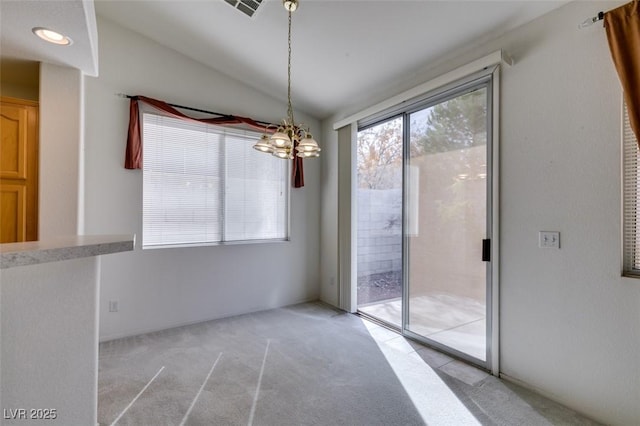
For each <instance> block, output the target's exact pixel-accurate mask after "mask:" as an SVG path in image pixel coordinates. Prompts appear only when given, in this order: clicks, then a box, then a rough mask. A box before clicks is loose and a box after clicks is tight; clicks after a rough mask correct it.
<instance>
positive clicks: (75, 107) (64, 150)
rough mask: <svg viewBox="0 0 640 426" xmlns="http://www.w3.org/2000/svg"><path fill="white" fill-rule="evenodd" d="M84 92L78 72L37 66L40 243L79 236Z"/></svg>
mask: <svg viewBox="0 0 640 426" xmlns="http://www.w3.org/2000/svg"><path fill="white" fill-rule="evenodd" d="M82 92H83V87H82V75H81V72H80V71H79V70H77V69H73V68H68V67H63V66H58V65H52V64H47V63H42V64H41V65H40V141H39V148H40V174H39V191H40V199H39V201H38V202H39V206H38V210H39V216H40V217H39V230H38V239H40V240H45V239H48V238H50V237H52V236H57V235H76V234H77V232H78V205H79V204H80V203H81V197H82V195H81V194H80V192H79V185H80V175H79V172H80V161H81V160H80V150H81V146H82V136H81V130H82V115H83V111H82Z"/></svg>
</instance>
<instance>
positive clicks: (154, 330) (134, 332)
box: [99, 298, 319, 343]
mask: <svg viewBox="0 0 640 426" xmlns="http://www.w3.org/2000/svg"><path fill="white" fill-rule="evenodd" d="M309 302H319V300H318V299H317V298H307V299H303V300H299V301H297V302H292V303H287V304H286V305H282V306H272V307H260V308H256V309H252V310H248V311H239V312H226V313H223V314H221V315H217V316H214V317H208V318H203V319H197V320H194V321H186V322H180V323H175V324H167V325H165V326H161V327H150V328H140V329H136V330H132V331H128V332H125V333H117V334H108V335H105V336H100V338H99V342H100V343H104V342H110V341H112V340H118V339H125V338H127V337H134V336H140V335H141V334H148V333H157V332H158V331H165V330H171V329H173V328H179V327H186V326H189V325H195V324H202V323H204V322H209V321H215V320H219V319H224V318H231V317H236V316H239V315H246V314H254V313H256V312H264V311H270V310H272V309H281V308H286V307H287V306H293V305H298V304H300V303H309Z"/></svg>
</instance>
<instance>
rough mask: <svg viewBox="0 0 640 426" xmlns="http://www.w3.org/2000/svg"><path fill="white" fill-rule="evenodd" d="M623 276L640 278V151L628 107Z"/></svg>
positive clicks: (625, 129)
mask: <svg viewBox="0 0 640 426" xmlns="http://www.w3.org/2000/svg"><path fill="white" fill-rule="evenodd" d="M622 137H623V169H624V178H623V180H624V183H623V185H624V188H623V214H624V219H623V225H622V226H623V239H624V250H623V268H624V270H623V274H624V275H635V276H640V229H638V228H639V226H640V221H639V217H638V213H639V211H640V198H639V196H640V170H639V169H638V166H639V165H640V151H639V150H638V141H637V139H636V137H635V135H634V134H633V131H632V130H631V124H630V123H629V114H628V111H627V106H626V105H624V121H623V130H622Z"/></svg>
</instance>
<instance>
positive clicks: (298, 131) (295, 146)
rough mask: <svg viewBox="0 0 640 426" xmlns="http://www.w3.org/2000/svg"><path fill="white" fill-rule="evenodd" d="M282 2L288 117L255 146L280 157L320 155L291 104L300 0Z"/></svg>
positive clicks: (259, 149)
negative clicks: (293, 25) (295, 21)
mask: <svg viewBox="0 0 640 426" xmlns="http://www.w3.org/2000/svg"><path fill="white" fill-rule="evenodd" d="M282 4H283V5H284V8H285V9H286V10H287V12H288V13H289V38H288V41H289V60H288V63H287V118H285V119H284V120H282V124H280V125H277V126H275V125H273V126H269V127H274V128H275V132H273V134H271V135H270V136H269V135H267V134H264V135H262V137H261V138H260V140H259V141H258V142H257V143H256V144H255V145H254V146H253V147H254V148H255V149H257V150H258V151H260V152H266V153H269V154H272V155H274V156H276V157H278V158H283V159H293V158H295V157H296V156H298V157H302V158H307V157H319V156H320V147H319V146H318V142H316V141H315V140H314V139H313V136H311V133H309V128H306V129H305V128H303V127H302V126H298V125H296V124H295V122H294V121H293V107H292V106H291V13H292V12H294V11H295V10H296V9H297V8H298V0H283V1H282Z"/></svg>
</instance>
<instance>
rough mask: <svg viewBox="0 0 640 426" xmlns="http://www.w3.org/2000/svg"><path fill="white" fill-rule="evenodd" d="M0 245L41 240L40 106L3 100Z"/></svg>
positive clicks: (0, 105)
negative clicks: (39, 219)
mask: <svg viewBox="0 0 640 426" xmlns="http://www.w3.org/2000/svg"><path fill="white" fill-rule="evenodd" d="M0 125H1V128H0V135H2V138H1V140H0V243H10V242H20V241H34V240H37V239H38V104H37V103H35V102H32V101H23V100H18V99H11V98H2V100H1V101H0Z"/></svg>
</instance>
